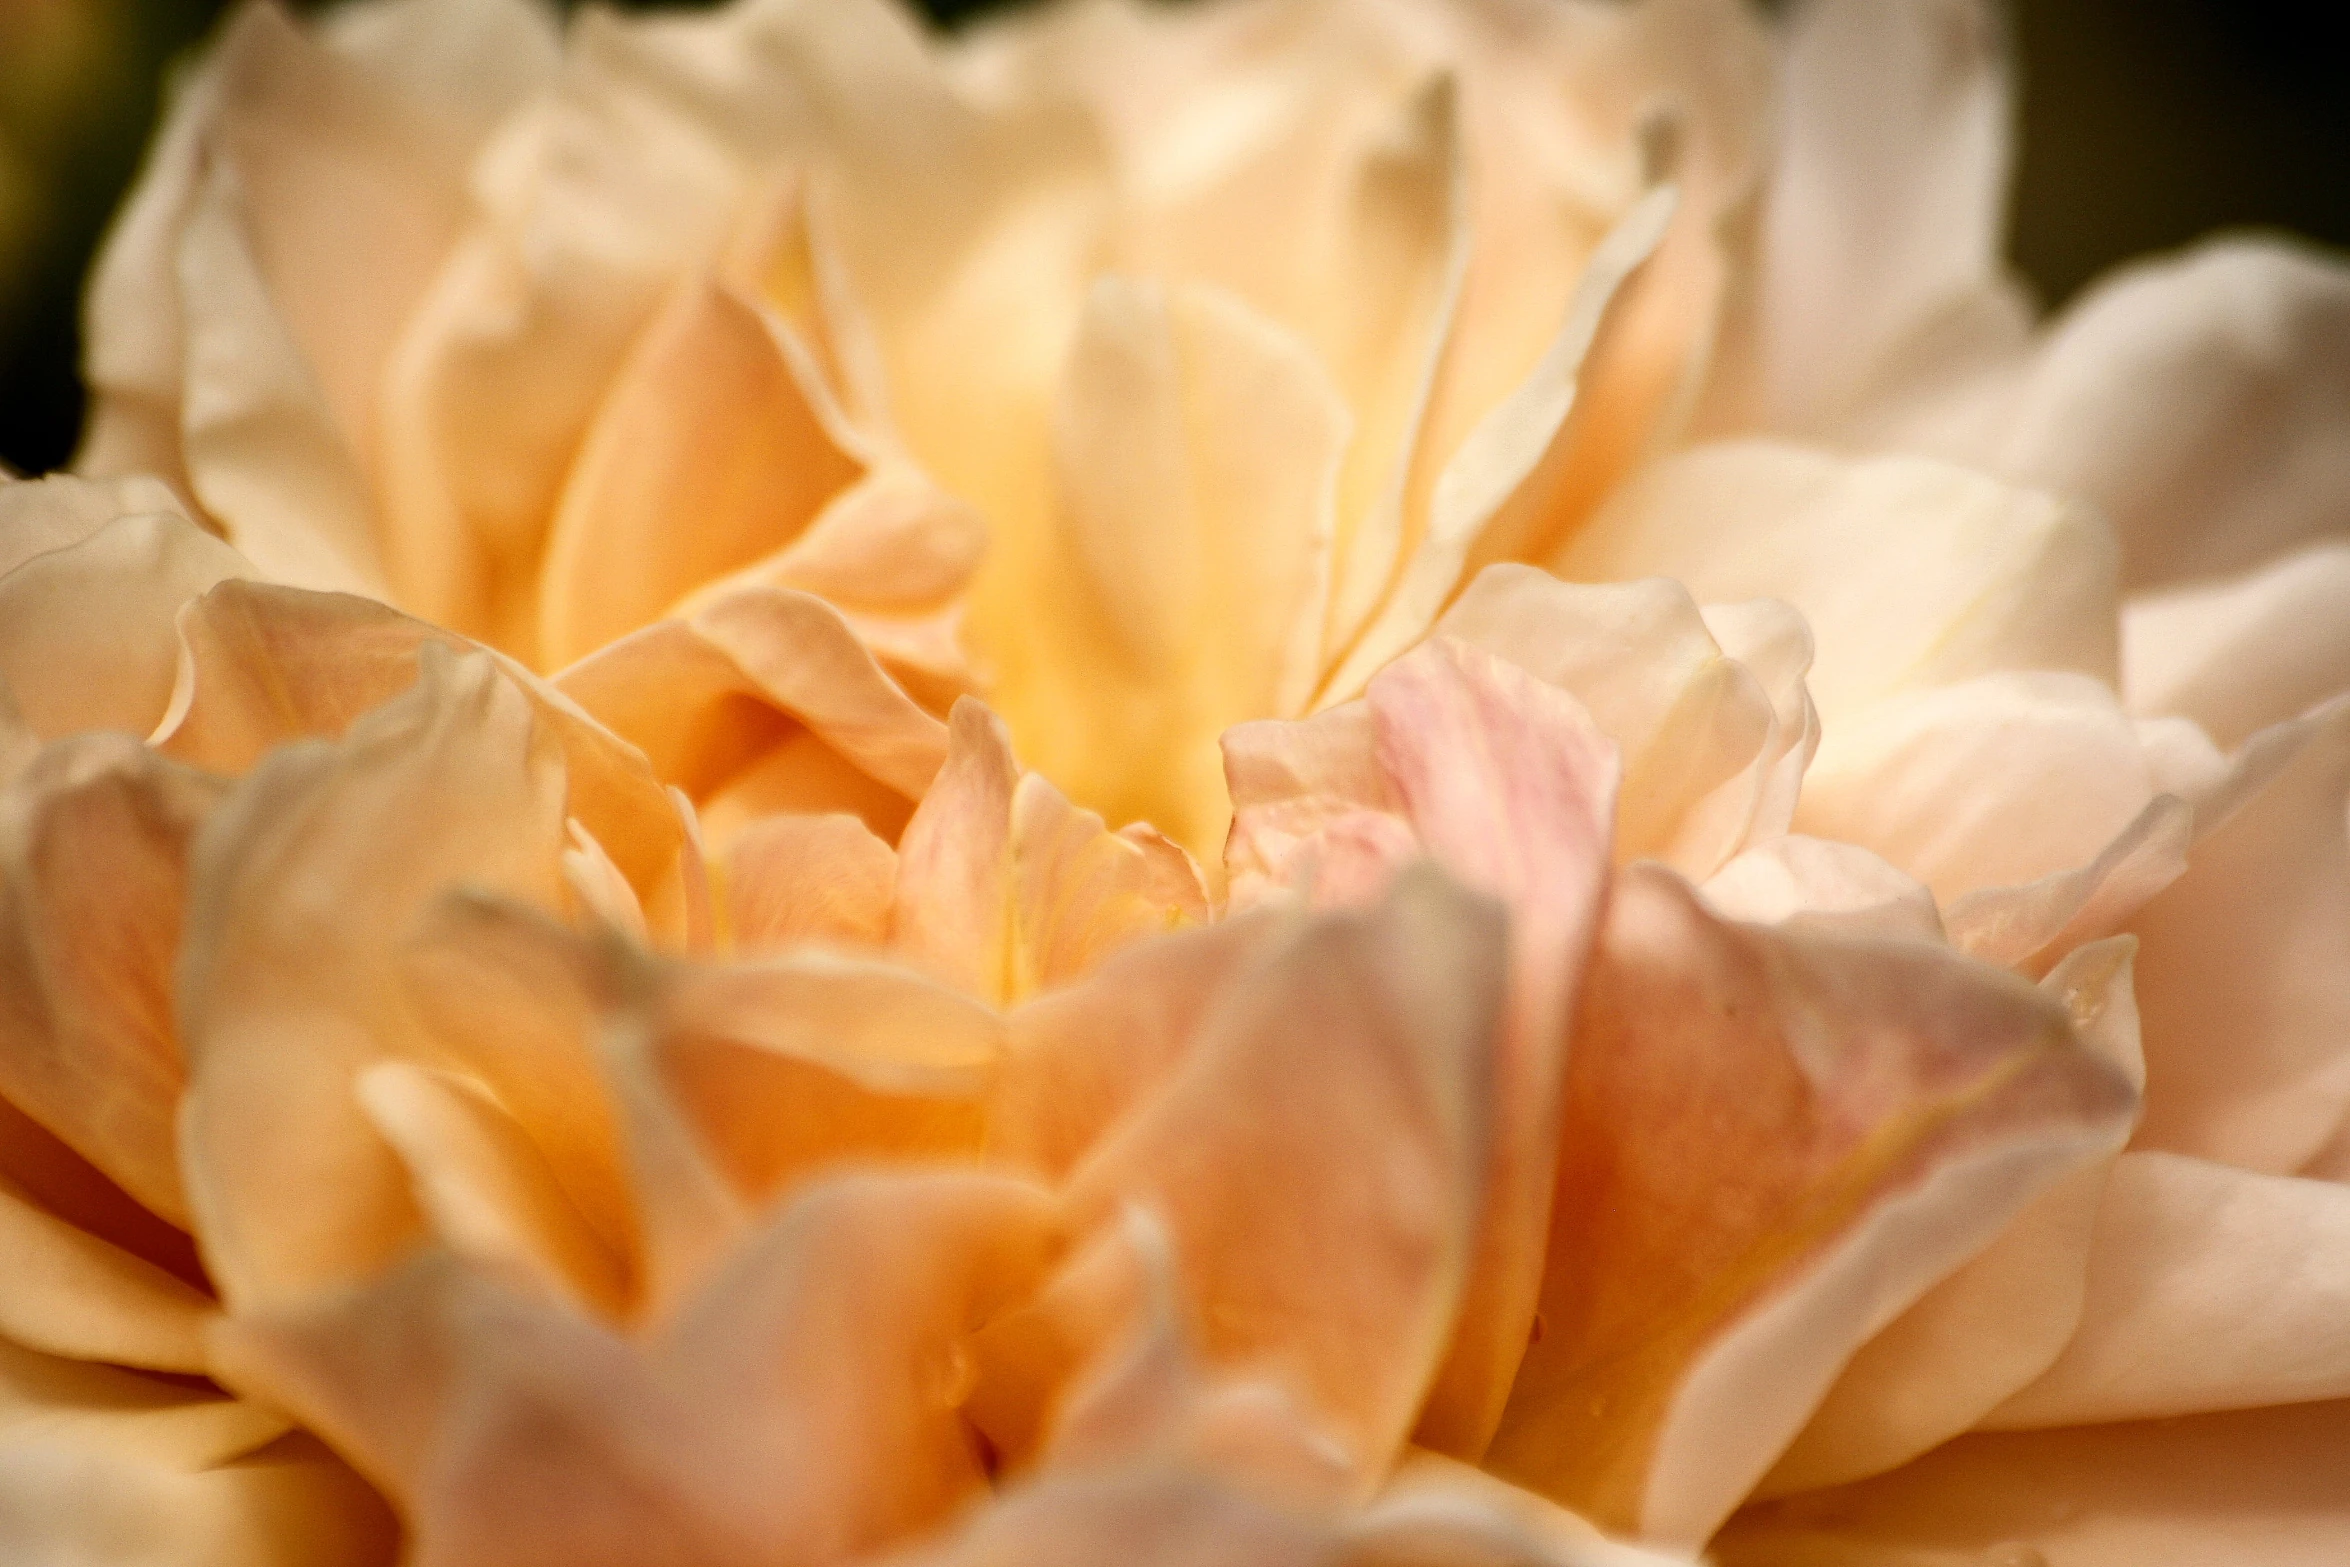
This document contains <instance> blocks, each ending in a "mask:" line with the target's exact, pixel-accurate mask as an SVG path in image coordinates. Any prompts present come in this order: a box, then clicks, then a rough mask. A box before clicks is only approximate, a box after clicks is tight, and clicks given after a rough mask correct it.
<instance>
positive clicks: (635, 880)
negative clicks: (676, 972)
mask: <svg viewBox="0 0 2350 1567" xmlns="http://www.w3.org/2000/svg"><path fill="white" fill-rule="evenodd" d="M179 638H180V670H179V679H178V685H177V688H176V689H175V691H174V693H173V697H172V704H171V708H170V710H169V711H168V712H167V713H166V714H165V715H164V717H163V720H162V721H161V723H159V724H158V725H157V726H156V734H155V737H154V739H155V744H156V745H157V747H158V748H159V749H161V750H162V751H163V752H164V753H165V754H166V755H168V756H171V757H174V758H176V759H178V760H180V761H184V762H187V763H189V764H190V765H192V766H196V767H202V768H205V769H207V770H209V771H212V772H221V773H242V772H244V771H246V770H247V769H249V768H251V767H252V766H253V765H254V764H255V763H256V762H258V761H259V760H260V759H261V758H262V756H263V755H264V754H265V753H267V752H268V751H269V750H271V749H272V748H273V747H276V746H280V745H283V744H285V743H287V742H288V741H292V740H299V739H305V738H325V739H338V738H340V737H341V736H342V735H343V734H344V733H345V732H346V731H347V730H348V729H349V728H350V726H351V724H352V722H353V721H354V720H355V719H357V718H358V717H359V716H360V715H361V714H363V713H366V712H368V711H370V710H371V709H374V708H376V707H379V706H381V705H382V704H383V703H385V702H388V701H390V700H391V699H392V698H393V697H395V696H397V695H399V694H400V693H401V692H403V691H405V690H407V689H408V688H409V687H410V686H411V685H412V684H413V683H414V682H415V680H416V678H417V669H418V664H419V660H420V658H421V657H422V650H423V649H424V648H425V647H426V646H428V645H430V646H433V647H437V648H442V649H445V650H448V651H451V652H465V651H468V650H470V649H472V647H473V645H472V644H471V643H468V642H465V641H464V640H463V639H461V638H458V637H454V636H451V635H450V634H449V633H447V632H444V631H442V630H441V629H440V628H438V627H436V626H432V625H430V624H428V623H426V622H424V621H421V620H416V619H412V618H411V617H409V616H406V615H403V614H401V613H400V612H399V611H397V610H394V609H390V608H387V607H386V606H384V605H382V604H379V603H376V602H375V601H374V600H372V599H364V598H358V597H355V596H351V595H346V594H337V593H311V592H306V591H304V590H302V589H298V588H286V587H277V586H272V585H269V584H264V583H258V582H226V583H222V584H221V585H220V586H219V587H217V588H215V589H213V590H212V591H211V592H209V593H207V594H205V595H204V596H203V597H201V598H199V599H197V600H195V601H194V602H193V603H191V604H189V605H188V606H187V607H186V608H185V609H184V610H183V611H182V612H181V615H180V623H179ZM499 669H500V671H501V673H502V674H503V675H504V677H505V678H506V679H507V680H508V681H509V682H510V683H512V684H513V685H515V686H516V687H518V688H519V689H520V690H521V691H522V693H523V694H524V695H525V696H526V697H528V698H529V699H530V702H531V705H532V708H533V711H534V713H535V714H536V717H537V719H538V721H539V722H540V723H542V724H544V725H545V726H546V727H547V728H548V729H549V730H550V731H551V732H552V734H553V735H554V737H555V738H556V740H557V741H558V742H559V743H560V745H561V746H562V750H563V759H564V764H565V768H566V773H567V790H566V793H567V797H568V798H567V802H566V809H567V810H568V812H569V814H571V815H573V816H576V817H578V818H580V819H581V821H582V822H583V823H584V824H585V825H587V826H588V827H589V828H590V829H591V830H592V831H593V833H594V835H595V838H596V841H597V842H598V843H599V844H601V845H603V846H604V848H605V849H606V851H607V852H609V853H610V854H611V855H612V856H613V858H614V861H615V862H616V863H617V864H618V865H619V866H620V868H621V870H622V871H623V873H624V874H625V875H627V876H628V878H629V879H630V881H631V883H632V884H634V885H636V886H639V887H648V888H649V887H651V886H652V885H653V884H654V883H655V881H656V880H657V878H659V877H660V876H661V875H662V874H663V873H664V872H666V871H667V870H668V869H669V868H670V867H671V865H672V864H673V863H674V862H675V860H676V858H677V853H678V848H679V842H680V830H679V826H678V820H677V815H676V813H675V812H674V811H673V810H672V809H671V808H670V803H669V800H668V797H667V796H666V795H664V794H663V792H662V790H661V786H660V783H659V781H658V780H657V779H655V778H654V777H653V776H652V774H651V772H650V770H649V769H648V767H647V764H646V761H645V758H644V756H643V755H642V754H641V753H640V752H638V751H637V750H636V749H635V748H634V747H633V746H631V745H629V744H628V743H627V742H626V741H624V740H622V739H620V738H619V737H617V736H615V735H614V734H612V733H611V732H610V731H608V730H606V729H604V728H603V727H602V726H601V725H599V724H598V723H597V722H595V720H593V719H592V718H590V717H589V716H588V715H587V713H585V712H584V711H582V710H581V708H580V707H579V706H578V705H577V704H576V703H574V702H572V701H571V700H570V699H569V698H568V697H566V696H565V695H563V694H562V693H561V692H560V691H558V690H557V689H556V688H555V687H553V686H551V685H550V684H548V683H547V682H546V681H544V680H541V679H539V678H538V677H537V676H536V675H533V674H531V673H530V672H529V671H527V670H525V669H523V668H522V667H521V666H520V665H519V664H516V663H513V662H512V661H510V660H503V659H501V660H500V661H499Z"/></svg>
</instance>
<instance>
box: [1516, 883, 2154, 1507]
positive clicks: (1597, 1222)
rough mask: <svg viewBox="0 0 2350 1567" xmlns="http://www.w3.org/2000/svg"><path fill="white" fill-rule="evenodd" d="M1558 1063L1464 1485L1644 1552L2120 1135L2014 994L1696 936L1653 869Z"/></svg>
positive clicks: (2008, 983)
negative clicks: (1631, 1542) (1527, 1488)
mask: <svg viewBox="0 0 2350 1567" xmlns="http://www.w3.org/2000/svg"><path fill="white" fill-rule="evenodd" d="M1575 1041H1576V1044H1575V1050H1574V1052H1573V1054H1572V1055H1571V1056H1570V1058H1569V1061H1568V1067H1567V1108H1566V1113H1565V1117H1564V1122H1563V1126H1562V1129H1561V1137H1560V1147H1561V1157H1560V1166H1559V1186H1558V1205H1557V1208H1556V1210H1555V1212H1554V1216H1553V1220H1552V1230H1551V1243H1550V1256H1549V1264H1548V1267H1549V1273H1548V1276H1547V1277H1546V1279H1545V1282H1544V1288H1543V1296H1542V1304H1541V1311H1542V1318H1541V1320H1542V1336H1541V1337H1540V1339H1539V1340H1538V1341H1537V1342H1536V1343H1535V1344H1534V1345H1533V1346H1532V1347H1531V1348H1530V1349H1529V1350H1528V1352H1527V1357H1526V1362H1525V1365H1524V1368H1523V1369H1522V1370H1521V1371H1520V1373H1519V1377H1518V1382H1517V1385H1516V1388H1515V1389H1514V1390H1513V1393H1512V1397H1511V1403H1510V1408H1509V1410H1508V1412H1507V1414H1506V1415H1505V1417H1504V1420H1503V1424H1502V1430H1501V1434H1500V1436H1499V1438H1498V1439H1497V1441H1496V1443H1495V1445H1494V1448H1493V1451H1492V1453H1491V1454H1490V1455H1489V1459H1488V1462H1489V1463H1491V1464H1492V1466H1493V1467H1494V1468H1495V1469H1496V1470H1497V1471H1498V1472H1499V1473H1501V1474H1503V1475H1504V1476H1507V1477H1512V1478H1516V1479H1519V1480H1520V1481H1521V1482H1522V1483H1526V1484H1529V1485H1531V1486H1533V1487H1534V1488H1535V1489H1538V1490H1541V1491H1543V1492H1545V1493H1546V1494H1548V1495H1551V1496H1553V1497H1554V1498H1557V1499H1559V1500H1562V1501H1564V1502H1566V1503H1567V1504H1568V1505H1570V1506H1574V1507H1575V1508H1576V1509H1577V1510H1578V1511H1582V1512H1584V1513H1586V1514H1587V1515H1589V1516H1591V1517H1592V1518H1593V1519H1595V1520H1596V1521H1597V1522H1599V1523H1601V1524H1603V1525H1609V1526H1613V1527H1617V1528H1623V1529H1637V1530H1638V1531H1639V1532H1640V1533H1641V1534H1642V1535H1644V1536H1646V1537H1650V1538H1655V1539H1661V1540H1667V1541H1683V1542H1689V1543H1694V1542H1697V1541H1701V1540H1703V1539H1704V1538H1705V1537H1706V1536H1707V1535H1709V1534H1711V1533H1712V1531H1713V1529H1714V1528H1715V1527H1716V1526H1718V1524H1719V1523H1720V1522H1721V1520H1722V1519H1723V1518H1724V1517H1725V1516H1726V1515H1727V1514H1728V1513H1729V1511H1730V1510H1731V1509H1732V1508H1733V1507H1734V1506H1735V1505H1736V1504H1737V1502H1738V1500H1739V1498H1740V1497H1741V1496H1743V1495H1744V1494H1745V1493H1746V1492H1747V1491H1748V1490H1749V1489H1750V1488H1751V1487H1752V1485H1753V1484H1754V1482H1755V1481H1756V1480H1757V1479H1759V1478H1760V1477H1761V1475H1762V1473H1763V1471H1764V1470H1766V1469H1767V1468H1768V1467H1769V1465H1770V1463H1771V1461H1772V1459H1773V1458H1775V1457H1776V1456H1777V1454H1778V1452H1779V1450H1780V1449H1781V1448H1782V1447H1784V1446H1785V1444H1786V1443H1787V1442H1788V1440H1789V1439H1790V1438H1792V1437H1793V1436H1794V1435H1795V1433H1796V1431H1797V1430H1798V1429H1799V1428H1800V1426H1801V1425H1802V1423H1803V1421H1804V1419H1805V1417H1806V1416H1807V1415H1809V1414H1810V1412H1811V1410H1812V1409H1813V1407H1814V1406H1815V1405H1816V1404H1817V1403H1818V1401H1819V1399H1820V1398H1821V1396H1822V1395H1823V1394H1824V1393H1826V1391H1827V1390H1828V1386H1829V1384H1830V1383H1831V1382H1832V1381H1833V1379H1834V1378H1835V1376H1836V1374H1837V1372H1838V1371H1839V1370H1840V1369H1841V1368H1842V1366H1843V1365H1844V1363H1845V1361H1846V1360H1847V1359H1848V1358H1849V1357H1850V1356H1851V1355H1852V1354H1853V1352H1854V1351H1855V1350H1857V1349H1858V1348H1859V1347H1860V1345H1861V1343H1862V1342H1863V1341H1865V1340H1866V1338H1867V1337H1868V1336H1869V1335H1871V1334H1872V1333H1874V1332H1875V1331H1876V1330H1877V1329H1878V1328H1880V1327H1882V1326H1883V1325H1884V1324H1885V1323H1887V1322H1888V1321H1890V1320H1892V1318H1893V1317H1894V1316H1895V1315H1896V1314H1897V1313H1898V1312H1900V1311H1901V1310H1902V1309H1903V1308H1904V1307H1906V1306H1908V1305H1909V1304H1910V1303H1911V1302H1912V1301H1914V1300H1915V1299H1916V1298H1917V1297H1918V1296H1919V1295H1920V1294H1922V1293H1923V1292H1924V1291H1925V1290H1926V1289H1927V1288H1928V1287H1929V1286H1931V1285H1932V1284H1934V1283H1935V1282H1936V1281H1937V1280H1939V1279H1940V1278H1941V1277H1943V1276H1944V1275H1945V1274H1947V1273H1949V1272H1950V1271H1951V1270H1952V1269H1954V1268H1955V1267H1957V1266H1958V1265H1959V1264H1960V1263H1961V1262H1963V1261H1964V1260H1966V1258H1967V1257H1969V1256H1970V1255H1972V1254H1973V1253H1974V1252H1976V1251H1978V1250H1980V1249H1981V1248H1982V1247H1983V1246H1984V1245H1985V1244H1987V1243H1988V1242H1989V1241H1990V1240H1991V1239H1992V1237H1993V1236H1994V1235H1996V1234H1997V1232H1998V1230H1999V1229H2000V1227H2001V1226H2002V1225H2003V1224H2004V1223H2005V1222H2006V1221H2007V1220H2008V1219H2009V1218H2010V1217H2012V1216H2013V1215H2014V1214H2015V1213H2016V1212H2017V1211H2018V1210H2019V1209H2020V1208H2022V1206H2023V1205H2024V1204H2025V1203H2026V1202H2027V1201H2028V1200H2029V1199H2030V1197H2031V1196H2032V1194H2033V1193H2034V1192H2035V1191H2036V1190H2037V1189H2039V1187H2040V1186H2041V1185H2042V1184H2043V1183H2044V1182H2045V1181H2046V1180H2047V1179H2048V1178H2050V1177H2051V1176H2052V1175H2053V1174H2055V1173H2056V1172H2058V1171H2061V1170H2063V1169H2065V1168H2069V1167H2071V1166H2073V1165H2075V1164H2077V1163H2078V1162H2079V1161H2080V1160H2081V1159H2082V1158H2083V1157H2084V1156H2085V1155H2086V1154H2087V1153H2088V1152H2089V1151H2092V1150H2094V1149H2095V1148H2097V1147H2100V1146H2110V1145H2111V1142H2112V1141H2113V1140H2114V1139H2115V1138H2116V1137H2117V1136H2118V1135H2119V1129H2120V1128H2121V1127H2123V1126H2125V1125H2126V1124H2127V1120H2128V1117H2129V1115H2130V1114H2131V1112H2132V1109H2133V1108H2134V1099H2135V1096H2134V1094H2133V1093H2132V1092H2131V1090H2130V1087H2129V1084H2128V1082H2127V1080H2126V1079H2125V1078H2124V1077H2123V1076H2122V1075H2121V1074H2120V1073H2119V1072H2118V1071H2117V1070H2116V1069H2115V1068H2113V1067H2112V1066H2110V1065H2108V1064H2107V1063H2106V1062H2104V1061H2103V1060H2101V1059H2100V1058H2099V1057H2098V1056H2097V1055H2096V1054H2094V1053H2092V1052H2090V1051H2088V1050H2085V1049H2083V1048H2082V1047H2081V1046H2080V1045H2079V1044H2078V1043H2077V1042H2076V1041H2075V1038H2074V1033H2073V1029H2072V1026H2071V1023H2070V1021H2069V1019H2068V1017H2067V1015H2066V1013H2065V1012H2064V1010H2063V1009H2062V1008H2061V1007H2059V1006H2058V1005H2057V1004H2056V1003H2055V1002H2054V1001H2052V1000H2049V999H2046V998H2043V997H2041V996H2039V995H2037V994H2035V993H2034V991H2033V990H2032V988H2031V987H2030V986H2028V985H2025V984H2023V983H2022V982H2020V981H2017V980H2014V979H2012V978H2011V977H2009V976H2005V975H2002V974H2000V973H1998V972H1997V971H1995V970H1991V969H1988V968H1985V967H1982V966H1979V965H1975V964H1971V963H1968V962H1967V961H1965V960H1964V959H1961V958H1957V957H1954V956H1952V955H1950V954H1947V953H1945V952H1942V951H1938V950H1936V949H1934V948H1931V947H1927V946H1924V945H1921V944H1916V943H1907V942H1904V943H1885V942H1878V941H1854V940H1850V939H1848V938H1839V937H1834V936H1829V935H1823V934H1814V933H1809V932H1801V931H1797V930H1793V929H1783V930H1777V931H1773V930H1767V929H1763V928H1759V927H1751V926H1748V927H1740V926H1732V925H1725V924H1722V923H1720V922H1718V921H1716V920H1714V919H1713V918H1712V917H1711V916H1710V915H1708V914H1706V913H1705V912H1704V910H1703V909H1702V907H1701V906H1700V905H1699V903H1698V902H1697V900H1696V897H1695V895H1694V893H1692V892H1691V891H1690V890H1689V889H1688V888H1687V887H1686V886H1685V885H1684V884H1682V883H1681V882H1679V881H1678V880H1677V878H1675V877H1673V876H1672V875H1671V874H1670V873H1669V872H1667V871H1664V870H1662V869H1659V868H1649V867H1634V868H1633V869H1631V870H1628V871H1626V872H1624V873H1622V875H1621V876H1620V877H1619V880H1618V884H1617V890H1616V893H1615V896H1614V899H1613V902H1612V904H1611V909H1610V913H1609V918H1608V924H1607V928H1606V931H1605V934H1604V935H1603V937H1602V942H1601V949H1600V956H1599V958H1598V959H1597V960H1596V961H1595V963H1594V964H1593V967H1592V969H1591V971H1590V973H1589V975H1588V976H1587V978H1586V982H1585V989H1584V993H1583V1003H1582V1008H1581V1011H1580V1014H1579V1016H1578V1020H1577V1028H1576V1035H1575ZM1733 1192H1735V1193H1737V1194H1738V1195H1737V1197H1736V1198H1735V1199H1733V1198H1732V1197H1731V1193H1733Z"/></svg>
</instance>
